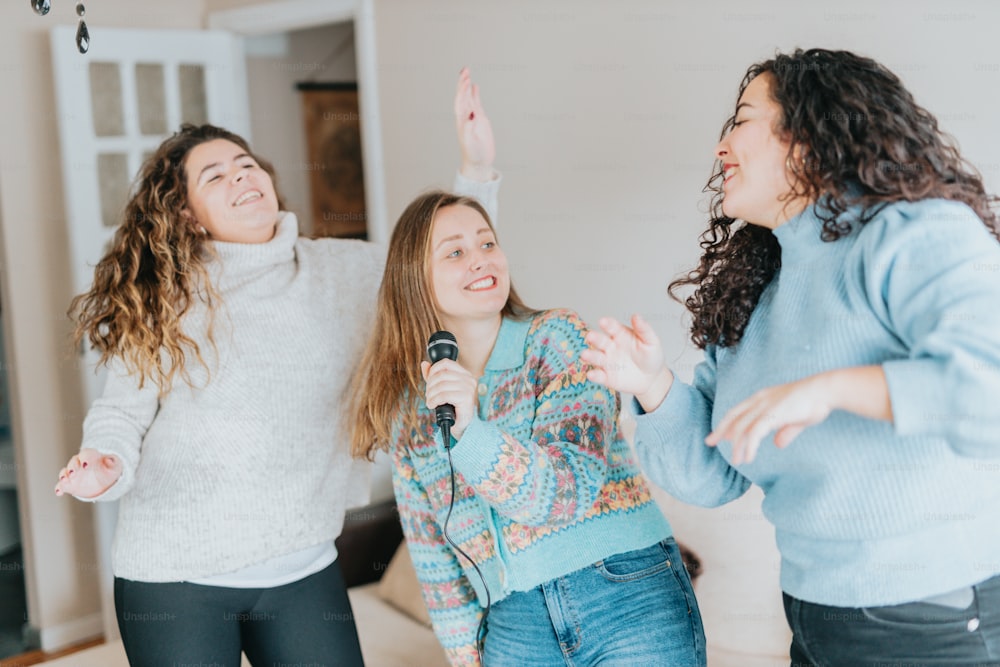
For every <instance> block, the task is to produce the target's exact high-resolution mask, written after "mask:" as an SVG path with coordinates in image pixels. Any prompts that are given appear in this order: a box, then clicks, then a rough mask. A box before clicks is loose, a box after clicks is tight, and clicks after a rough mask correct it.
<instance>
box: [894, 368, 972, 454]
mask: <svg viewBox="0 0 1000 667" xmlns="http://www.w3.org/2000/svg"><path fill="white" fill-rule="evenodd" d="M944 365H945V363H944V361H940V360H936V359H893V360H891V361H886V362H883V363H882V371H883V372H884V373H885V381H886V384H887V385H888V387H889V402H890V403H891V405H892V421H893V426H894V428H895V430H896V433H897V434H899V435H902V436H907V435H930V434H933V435H940V434H942V433H947V432H948V431H949V430H950V429H949V426H951V427H952V428H953V427H954V424H953V422H954V421H955V420H958V419H962V418H964V416H963V415H960V414H953V413H951V412H950V407H951V406H950V405H949V404H948V403H947V402H946V401H943V400H942V397H941V396H940V395H939V392H937V391H935V387H934V386H933V384H934V379H935V378H940V377H941V376H942V374H943V372H944V369H943V368H942V367H943V366H944Z"/></svg>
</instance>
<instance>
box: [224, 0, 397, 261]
mask: <svg viewBox="0 0 1000 667" xmlns="http://www.w3.org/2000/svg"><path fill="white" fill-rule="evenodd" d="M330 23H352V24H353V25H354V43H355V59H356V62H357V72H358V107H359V112H360V114H361V119H362V122H361V150H362V155H363V163H364V164H363V165H362V166H363V169H364V179H365V210H366V211H367V217H368V239H369V240H370V241H373V242H375V243H378V244H380V245H383V246H384V245H387V244H388V242H389V232H390V230H389V221H388V217H387V215H386V201H385V169H383V159H382V157H383V153H382V120H381V114H380V106H379V95H378V68H377V66H376V51H375V3H374V0H288V1H285V2H273V1H272V2H263V3H260V4H256V5H252V6H250V7H241V8H238V9H225V10H220V11H215V12H210V13H209V14H208V20H207V25H206V27H207V28H210V29H220V30H229V31H230V32H233V33H235V34H237V35H241V36H244V37H254V36H259V35H269V34H274V33H283V32H288V31H291V30H302V29H305V28H314V27H317V26H322V25H327V24H330Z"/></svg>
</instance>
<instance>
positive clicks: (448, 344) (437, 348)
mask: <svg viewBox="0 0 1000 667" xmlns="http://www.w3.org/2000/svg"><path fill="white" fill-rule="evenodd" d="M427 357H428V358H429V359H430V360H431V363H432V364H436V363H437V362H439V361H441V360H442V359H451V360H452V361H457V360H458V341H457V340H455V336H454V335H453V334H452V333H451V332H450V331H435V332H434V333H432V334H431V337H430V340H428V341H427ZM434 416H435V418H436V420H437V425H438V428H440V429H441V430H442V431H443V432H444V433H447V434H449V435H450V432H451V427H452V426H454V425H455V406H454V405H452V404H450V403H445V404H444V405H439V406H437V407H436V408H434ZM446 428H447V429H448V430H447V431H445V429H446ZM447 440H448V439H447V438H446V441H445V445H446V446H447V445H448V444H449V443H448V442H447Z"/></svg>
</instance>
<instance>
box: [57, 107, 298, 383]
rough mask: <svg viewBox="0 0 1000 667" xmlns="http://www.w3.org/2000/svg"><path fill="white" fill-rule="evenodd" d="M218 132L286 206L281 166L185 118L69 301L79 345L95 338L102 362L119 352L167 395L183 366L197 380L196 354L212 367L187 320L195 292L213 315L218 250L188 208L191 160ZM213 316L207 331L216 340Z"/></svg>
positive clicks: (150, 163) (146, 170)
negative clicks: (192, 367)
mask: <svg viewBox="0 0 1000 667" xmlns="http://www.w3.org/2000/svg"><path fill="white" fill-rule="evenodd" d="M216 139H225V140H226V141H230V142H232V143H234V144H236V145H237V146H239V147H240V148H242V149H243V150H244V151H246V153H247V154H248V155H250V156H251V157H252V158H253V159H254V160H255V161H256V162H257V164H258V165H260V167H261V169H263V170H264V171H265V172H267V174H268V176H270V177H271V180H272V182H274V188H275V193H276V194H277V196H278V206H279V208H280V209H282V210H284V201H283V199H282V197H281V194H280V193H278V184H277V178H276V176H275V173H274V168H273V167H272V166H271V164H270V163H269V162H267V160H264V159H262V158H261V157H260V156H258V155H255V154H254V153H253V151H251V150H250V146H249V145H248V144H247V142H246V140H245V139H244V138H243V137H241V136H239V135H237V134H233V133H232V132H229V131H228V130H225V129H223V128H221V127H216V126H214V125H191V124H188V123H185V124H184V125H182V126H181V128H180V130H179V131H178V132H176V133H174V134H173V135H172V136H170V137H168V138H167V139H166V140H164V141H163V143H161V144H160V146H159V147H158V148H157V149H156V151H155V152H154V153H153V155H151V156H150V157H149V158H148V159H147V160H146V161H145V163H143V165H142V168H141V169H140V170H139V176H138V180H137V184H136V186H135V194H133V195H132V197H131V198H130V199H129V201H128V203H127V204H126V206H125V211H124V213H123V215H122V218H121V224H120V225H119V227H118V229H117V231H116V232H115V235H114V238H113V239H112V241H111V245H110V247H109V249H108V251H107V253H106V254H105V255H104V257H103V258H102V259H101V261H100V262H98V264H97V267H96V268H95V269H94V283H93V285H92V286H91V288H90V290H88V291H87V292H84V293H83V294H80V295H78V296H76V297H75V298H74V299H73V301H72V303H71V304H70V307H69V313H68V314H69V316H70V318H71V319H72V320H73V321H74V322H75V323H76V326H75V328H74V331H73V342H74V344H75V345H76V346H77V347H78V346H79V345H80V343H81V342H82V341H83V340H88V341H90V344H91V345H92V346H93V347H94V348H95V349H96V350H97V352H98V353H100V355H101V356H100V360H99V364H107V363H108V362H109V361H110V360H111V359H112V358H119V359H120V360H121V361H122V362H123V363H124V365H125V368H126V369H127V370H128V371H129V372H131V373H135V374H136V375H137V376H138V378H139V385H140V386H142V385H143V384H144V383H145V381H146V380H147V379H151V380H152V381H153V382H154V383H155V384H156V385H157V386H158V387H159V389H160V394H161V395H163V394H165V393H166V392H167V391H168V390H169V389H170V387H171V385H172V382H173V379H174V376H175V375H176V374H178V373H180V375H181V377H182V379H183V380H184V381H185V382H188V383H189V384H190V375H189V374H188V372H187V367H186V364H187V363H188V362H189V361H191V360H192V358H193V359H196V360H197V361H198V362H199V363H201V364H202V365H204V366H206V368H207V365H206V364H205V360H204V358H203V357H202V354H201V350H200V349H199V347H198V344H197V343H196V342H195V340H194V339H193V338H191V337H190V336H188V335H187V334H186V333H185V332H184V329H183V326H182V320H183V318H184V315H185V314H186V313H187V312H188V310H189V309H190V308H191V304H192V302H193V301H194V300H195V299H202V300H204V301H205V303H206V304H207V305H208V308H209V311H210V312H211V313H213V314H214V312H215V307H216V302H217V301H218V294H217V292H216V291H215V288H214V287H213V286H212V284H211V282H210V281H209V277H208V271H207V270H206V268H205V266H206V261H207V260H208V259H209V258H211V257H212V256H213V253H212V249H211V247H210V246H211V244H210V243H208V237H207V236H206V235H205V234H204V233H200V232H199V231H198V230H197V229H196V227H195V223H194V221H193V220H192V219H190V218H189V217H186V216H185V215H184V214H183V211H184V209H185V207H187V205H188V192H187V173H186V171H185V169H184V166H185V164H186V162H187V158H188V155H190V153H191V151H192V150H193V149H194V148H195V147H196V146H199V145H201V144H203V143H206V142H209V141H214V140H216ZM211 321H212V320H211V318H210V319H209V325H208V330H207V338H208V340H209V342H210V343H212V344H213V345H214V340H213V337H212V326H211Z"/></svg>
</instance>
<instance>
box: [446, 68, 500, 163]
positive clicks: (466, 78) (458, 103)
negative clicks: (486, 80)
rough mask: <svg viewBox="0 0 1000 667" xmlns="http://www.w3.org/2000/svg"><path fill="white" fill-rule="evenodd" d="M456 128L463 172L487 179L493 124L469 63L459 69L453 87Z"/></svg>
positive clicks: (492, 157)
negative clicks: (455, 85) (454, 87)
mask: <svg viewBox="0 0 1000 667" xmlns="http://www.w3.org/2000/svg"><path fill="white" fill-rule="evenodd" d="M455 129H456V130H457V132H458V145H459V147H460V148H461V150H462V175H463V176H465V177H466V178H470V179H472V180H474V181H484V182H485V181H489V180H491V179H492V178H493V176H494V171H493V161H494V160H495V159H496V144H495V142H494V141H493V126H492V125H491V124H490V119H489V118H487V117H486V110H485V109H483V103H482V102H481V101H480V99H479V86H477V85H476V84H474V83H472V75H471V74H470V72H469V68H468V67H463V68H462V71H461V72H459V73H458V87H457V89H456V90H455Z"/></svg>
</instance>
